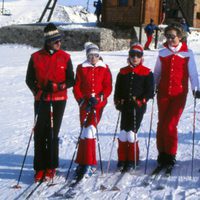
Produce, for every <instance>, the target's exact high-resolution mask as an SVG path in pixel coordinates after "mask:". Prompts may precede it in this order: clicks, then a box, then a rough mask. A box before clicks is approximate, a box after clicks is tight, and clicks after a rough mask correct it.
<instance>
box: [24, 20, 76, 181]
mask: <svg viewBox="0 0 200 200" xmlns="http://www.w3.org/2000/svg"><path fill="white" fill-rule="evenodd" d="M44 38H45V45H44V48H42V49H41V50H39V51H37V52H35V53H33V54H32V55H31V58H30V61H29V65H28V69H27V74H26V84H27V85H28V87H29V88H30V90H31V91H32V93H33V95H34V99H35V102H34V108H35V115H38V117H37V123H36V125H35V127H34V169H35V181H42V180H45V179H46V178H53V177H54V175H55V172H56V168H57V167H58V161H59V155H58V149H59V147H58V144H59V141H58V133H59V130H60V126H61V122H62V118H63V113H64V110H65V105H66V100H67V88H69V87H72V86H73V85H74V73H73V66H72V62H71V58H70V55H69V54H68V53H65V52H64V51H62V50H61V49H60V46H61V34H60V33H59V31H58V30H57V28H56V26H55V25H54V24H52V23H49V24H48V25H47V26H46V27H45V29H44ZM51 103H52V106H53V130H52V128H51V120H50V118H51V114H52V113H51V111H50V105H51Z"/></svg>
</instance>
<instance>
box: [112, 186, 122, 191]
mask: <svg viewBox="0 0 200 200" xmlns="http://www.w3.org/2000/svg"><path fill="white" fill-rule="evenodd" d="M111 190H112V191H120V189H119V188H118V187H117V186H114V187H112V189H111Z"/></svg>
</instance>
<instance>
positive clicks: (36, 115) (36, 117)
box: [12, 95, 42, 189]
mask: <svg viewBox="0 0 200 200" xmlns="http://www.w3.org/2000/svg"><path fill="white" fill-rule="evenodd" d="M41 96H42V95H41ZM41 102H42V98H41V99H40V102H39V105H38V109H37V112H36V113H35V118H34V123H33V128H32V130H31V134H30V137H29V141H28V144H27V147H26V151H25V155H24V159H23V161H22V166H21V170H20V173H19V177H18V180H17V184H16V185H14V186H13V187H12V188H16V189H19V188H21V186H20V185H19V182H20V180H21V175H22V172H23V168H24V164H25V161H26V157H27V154H28V150H29V146H30V143H31V139H32V136H33V133H34V129H35V126H36V124H37V120H38V114H39V111H40V106H41Z"/></svg>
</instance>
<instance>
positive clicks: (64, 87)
mask: <svg viewBox="0 0 200 200" xmlns="http://www.w3.org/2000/svg"><path fill="white" fill-rule="evenodd" d="M57 87H58V90H59V91H62V90H65V89H67V84H66V83H65V82H60V83H58V84H57Z"/></svg>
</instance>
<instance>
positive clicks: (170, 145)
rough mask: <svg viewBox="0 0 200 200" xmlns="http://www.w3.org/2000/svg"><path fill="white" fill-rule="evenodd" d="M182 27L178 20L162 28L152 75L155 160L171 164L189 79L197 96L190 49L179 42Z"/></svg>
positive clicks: (196, 96)
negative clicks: (162, 37) (162, 38)
mask: <svg viewBox="0 0 200 200" xmlns="http://www.w3.org/2000/svg"><path fill="white" fill-rule="evenodd" d="M182 36H183V30H182V28H181V26H180V25H178V24H171V25H169V26H168V27H166V29H165V37H166V39H167V41H166V43H165V44H164V46H165V48H164V49H162V50H160V51H159V56H158V58H157V62H156V66H155V70H154V78H155V83H156V86H157V103H158V127H157V149H158V153H159V154H158V164H159V165H161V166H162V167H169V168H171V169H172V168H173V166H174V164H175V162H176V153H177V146H178V133H177V125H178V122H179V119H180V117H181V114H182V112H183V109H184V107H185V103H186V97H187V93H188V79H190V82H191V87H192V90H193V94H194V97H195V98H199V96H200V95H199V80H198V73H197V69H196V64H195V60H194V55H193V52H192V51H191V50H190V49H188V47H187V45H186V43H184V42H181V39H182Z"/></svg>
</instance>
